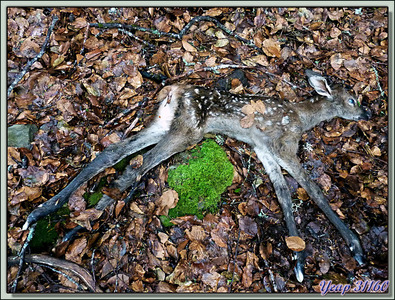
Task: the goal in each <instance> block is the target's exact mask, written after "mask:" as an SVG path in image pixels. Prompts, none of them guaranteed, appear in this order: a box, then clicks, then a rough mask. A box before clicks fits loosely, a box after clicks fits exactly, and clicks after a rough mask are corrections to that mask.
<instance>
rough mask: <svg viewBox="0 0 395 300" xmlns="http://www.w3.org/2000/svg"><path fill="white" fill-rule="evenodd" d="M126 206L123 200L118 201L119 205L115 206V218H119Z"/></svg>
mask: <svg viewBox="0 0 395 300" xmlns="http://www.w3.org/2000/svg"><path fill="white" fill-rule="evenodd" d="M124 206H125V201H123V200H120V201H117V204H116V205H115V217H118V216H119V213H120V212H121V210H122V208H123V207H124Z"/></svg>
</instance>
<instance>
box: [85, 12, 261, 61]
mask: <svg viewBox="0 0 395 300" xmlns="http://www.w3.org/2000/svg"><path fill="white" fill-rule="evenodd" d="M202 21H205V22H213V23H214V24H215V25H216V26H217V27H218V28H219V29H221V30H222V31H224V32H225V33H226V34H228V35H230V36H233V37H234V38H236V39H237V40H239V41H241V42H243V43H245V44H246V45H248V46H250V47H252V48H254V49H255V50H257V51H258V52H259V53H263V51H262V49H261V48H259V47H258V46H256V45H255V44H254V43H253V42H252V41H250V40H247V39H245V38H243V37H241V36H240V35H238V34H237V33H235V32H233V31H232V30H230V29H228V28H226V27H225V25H223V24H222V23H221V22H220V21H218V20H217V19H215V18H213V17H210V16H197V17H194V18H193V19H192V20H190V21H189V23H188V24H187V25H185V26H184V28H183V29H182V30H181V31H180V32H179V33H171V32H164V31H160V30H157V29H150V28H145V27H140V26H137V25H127V24H120V23H90V24H89V26H91V27H97V28H118V29H119V30H120V31H122V32H124V33H127V32H126V31H125V29H128V30H130V31H141V32H149V33H151V34H155V35H158V36H168V37H171V38H175V39H179V40H181V39H182V37H183V36H184V35H185V34H186V33H187V32H188V31H189V30H190V29H191V27H192V25H193V24H195V23H198V22H202ZM127 34H128V35H130V33H127ZM133 38H136V37H135V36H133ZM149 46H151V45H149Z"/></svg>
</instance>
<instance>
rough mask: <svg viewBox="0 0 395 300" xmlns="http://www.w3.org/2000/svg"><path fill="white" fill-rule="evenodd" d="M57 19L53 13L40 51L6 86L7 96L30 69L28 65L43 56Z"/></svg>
mask: <svg viewBox="0 0 395 300" xmlns="http://www.w3.org/2000/svg"><path fill="white" fill-rule="evenodd" d="M58 20H59V18H58V17H57V16H56V15H54V16H53V19H52V23H51V25H50V26H49V27H48V32H47V37H46V38H45V41H44V44H43V45H42V47H41V50H40V52H39V53H38V54H37V56H36V57H34V58H33V59H31V60H29V61H28V62H27V64H26V66H25V67H24V68H23V70H22V72H21V73H20V74H19V75H18V76H17V77H16V78H15V79H14V81H13V82H12V83H11V85H10V86H9V87H8V90H7V97H9V96H10V94H11V92H12V90H13V89H14V88H15V86H16V85H17V84H18V82H19V81H21V79H22V78H23V76H25V74H26V73H27V71H28V70H29V69H30V67H31V66H32V65H33V64H34V63H35V62H36V61H37V60H38V59H39V58H41V57H42V56H43V54H44V52H45V49H46V48H47V46H48V43H49V38H50V36H51V33H52V31H53V28H54V27H55V24H56V22H57V21H58Z"/></svg>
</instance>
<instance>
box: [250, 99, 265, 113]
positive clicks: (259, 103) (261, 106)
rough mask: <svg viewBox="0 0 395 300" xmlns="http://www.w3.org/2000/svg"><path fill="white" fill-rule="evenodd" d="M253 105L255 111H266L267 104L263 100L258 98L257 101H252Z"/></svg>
mask: <svg viewBox="0 0 395 300" xmlns="http://www.w3.org/2000/svg"><path fill="white" fill-rule="evenodd" d="M251 105H252V107H253V108H254V110H255V111H257V112H259V113H260V114H262V115H263V114H264V113H265V111H266V107H265V104H264V103H263V102H262V100H258V101H256V102H254V101H251Z"/></svg>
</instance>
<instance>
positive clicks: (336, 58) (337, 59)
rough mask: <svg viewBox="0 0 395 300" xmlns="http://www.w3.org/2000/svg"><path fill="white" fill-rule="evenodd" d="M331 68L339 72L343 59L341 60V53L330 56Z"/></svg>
mask: <svg viewBox="0 0 395 300" xmlns="http://www.w3.org/2000/svg"><path fill="white" fill-rule="evenodd" d="M330 59H331V66H332V68H334V69H335V70H339V69H340V68H341V66H342V65H343V61H344V59H343V58H342V55H341V53H335V54H333V55H332V56H331V58H330Z"/></svg>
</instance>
